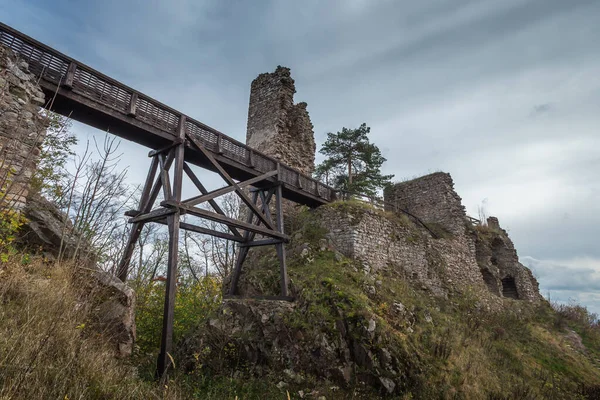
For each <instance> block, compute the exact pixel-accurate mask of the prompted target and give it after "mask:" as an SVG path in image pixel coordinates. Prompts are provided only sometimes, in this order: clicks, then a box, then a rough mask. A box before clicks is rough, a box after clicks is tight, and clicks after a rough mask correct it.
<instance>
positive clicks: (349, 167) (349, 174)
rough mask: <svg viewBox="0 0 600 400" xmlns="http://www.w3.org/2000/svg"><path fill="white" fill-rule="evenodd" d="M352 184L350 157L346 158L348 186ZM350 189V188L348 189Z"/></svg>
mask: <svg viewBox="0 0 600 400" xmlns="http://www.w3.org/2000/svg"><path fill="white" fill-rule="evenodd" d="M351 184H352V157H351V156H349V157H348V186H350V185H351ZM348 189H350V187H348Z"/></svg>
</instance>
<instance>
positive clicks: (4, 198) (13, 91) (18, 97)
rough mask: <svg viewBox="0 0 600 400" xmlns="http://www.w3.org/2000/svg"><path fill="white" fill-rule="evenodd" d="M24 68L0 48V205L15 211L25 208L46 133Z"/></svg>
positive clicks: (39, 101) (38, 98)
mask: <svg viewBox="0 0 600 400" xmlns="http://www.w3.org/2000/svg"><path fill="white" fill-rule="evenodd" d="M28 67H29V66H28V65H27V63H26V62H23V61H19V60H18V59H17V57H16V56H15V55H14V53H13V52H12V51H11V50H9V49H7V48H5V47H3V46H0V148H1V150H0V203H2V205H3V207H5V208H9V209H12V210H16V211H21V210H23V208H24V207H25V203H26V199H27V195H28V193H29V188H30V179H31V176H32V175H33V173H34V171H35V168H36V165H37V160H38V157H39V153H40V146H41V143H42V141H43V139H44V136H45V133H46V124H45V118H44V117H43V116H42V115H40V113H39V111H40V106H41V105H43V104H44V93H43V92H42V91H41V89H40V87H39V86H38V84H37V82H36V77H35V76H34V75H32V74H31V73H29V71H28Z"/></svg>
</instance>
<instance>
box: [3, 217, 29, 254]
mask: <svg viewBox="0 0 600 400" xmlns="http://www.w3.org/2000/svg"><path fill="white" fill-rule="evenodd" d="M24 223H25V217H24V216H23V215H22V214H21V213H20V212H18V211H15V210H11V209H1V210H0V262H7V261H8V259H9V257H10V256H11V255H14V254H16V253H17V249H16V248H15V247H14V245H13V242H14V241H15V239H16V237H17V234H18V232H19V230H20V229H21V227H22V226H23V224H24Z"/></svg>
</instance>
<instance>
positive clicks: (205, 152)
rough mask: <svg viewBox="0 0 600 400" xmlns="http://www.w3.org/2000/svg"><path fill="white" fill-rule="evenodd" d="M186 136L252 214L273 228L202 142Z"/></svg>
mask: <svg viewBox="0 0 600 400" xmlns="http://www.w3.org/2000/svg"><path fill="white" fill-rule="evenodd" d="M187 137H188V139H190V141H191V142H192V143H193V144H194V145H195V146H196V148H197V149H198V150H200V152H201V153H202V154H203V155H204V157H206V159H207V160H208V161H209V162H210V163H211V164H212V165H213V166H214V167H215V169H216V170H217V173H218V174H219V175H220V176H221V178H223V179H224V180H225V182H227V183H228V184H229V185H231V186H233V187H234V188H235V192H236V193H237V194H238V196H240V198H241V199H242V201H243V202H244V203H245V204H246V205H247V206H248V207H249V208H250V210H252V211H253V212H254V214H256V216H257V218H258V219H259V220H260V221H261V222H262V223H263V224H265V226H266V227H268V228H269V229H272V230H274V229H275V227H274V226H273V224H271V223H270V222H269V221H267V219H266V218H265V217H264V216H263V215H262V213H261V212H260V210H259V209H258V207H256V204H253V203H252V200H250V198H249V197H248V196H247V195H246V193H244V192H243V191H242V190H241V188H240V187H239V186H238V184H237V183H235V181H234V180H233V179H232V178H231V176H229V174H228V173H227V171H225V169H223V167H222V166H221V164H219V162H218V161H217V160H215V158H214V157H213V155H212V154H211V153H210V152H209V151H208V150H206V149H205V148H204V146H203V145H202V143H200V142H199V141H198V140H196V138H195V137H193V136H192V135H187Z"/></svg>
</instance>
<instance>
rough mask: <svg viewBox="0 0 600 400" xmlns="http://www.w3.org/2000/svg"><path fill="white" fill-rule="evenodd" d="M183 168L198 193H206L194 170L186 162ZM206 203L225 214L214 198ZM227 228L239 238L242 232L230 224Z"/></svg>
mask: <svg viewBox="0 0 600 400" xmlns="http://www.w3.org/2000/svg"><path fill="white" fill-rule="evenodd" d="M183 170H184V171H185V173H186V174H187V176H188V177H189V178H190V179H191V181H192V183H193V184H194V185H196V187H197V188H198V190H199V191H200V193H202V194H203V195H205V194H208V190H206V188H205V187H204V185H203V184H202V182H200V179H198V177H197V176H196V174H195V173H194V171H192V169H191V168H190V166H189V165H188V163H186V162H184V163H183ZM208 203H209V204H210V205H211V207H212V208H213V209H214V210H215V211H216V212H217V213H219V214H221V215H225V212H223V210H222V209H221V206H219V204H218V203H217V202H216V201H215V200H214V199H210V200H208ZM229 230H230V231H231V233H233V234H234V235H235V236H238V237H240V238H241V237H242V234H241V233H240V232H239V231H238V230H237V229H235V228H234V227H231V226H230V227H229Z"/></svg>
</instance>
